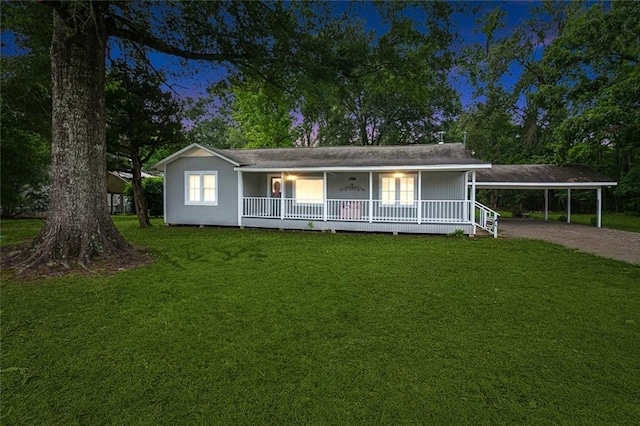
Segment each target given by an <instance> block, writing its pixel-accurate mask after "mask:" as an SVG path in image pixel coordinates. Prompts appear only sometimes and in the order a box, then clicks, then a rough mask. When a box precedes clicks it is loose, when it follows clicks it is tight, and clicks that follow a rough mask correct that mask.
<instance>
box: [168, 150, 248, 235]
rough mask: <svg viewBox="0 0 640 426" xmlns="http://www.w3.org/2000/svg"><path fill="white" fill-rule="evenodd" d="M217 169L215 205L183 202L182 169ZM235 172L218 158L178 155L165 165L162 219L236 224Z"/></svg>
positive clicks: (182, 222) (184, 222) (174, 221)
mask: <svg viewBox="0 0 640 426" xmlns="http://www.w3.org/2000/svg"><path fill="white" fill-rule="evenodd" d="M213 170H215V171H217V172H218V182H217V183H216V184H217V186H218V204H217V205H216V206H206V205H203V206H194V205H185V177H184V173H185V171H213ZM237 174H238V172H236V171H235V170H234V166H233V164H231V163H229V162H227V161H225V160H222V159H220V158H218V157H213V156H211V157H182V158H177V159H176V160H174V161H172V162H170V163H168V164H167V165H166V167H165V184H166V187H165V188H166V194H165V197H166V202H165V222H166V223H170V224H181V225H222V226H237V225H238V183H237V182H238V176H237Z"/></svg>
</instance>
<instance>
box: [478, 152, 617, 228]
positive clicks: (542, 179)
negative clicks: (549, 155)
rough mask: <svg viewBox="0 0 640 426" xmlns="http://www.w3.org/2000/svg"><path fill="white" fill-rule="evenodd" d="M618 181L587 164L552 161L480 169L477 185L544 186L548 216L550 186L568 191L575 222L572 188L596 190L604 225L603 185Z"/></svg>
mask: <svg viewBox="0 0 640 426" xmlns="http://www.w3.org/2000/svg"><path fill="white" fill-rule="evenodd" d="M617 184H618V183H617V182H615V181H613V180H611V179H610V178H608V177H607V176H605V175H603V174H602V173H600V172H597V171H595V170H593V169H592V168H590V167H587V166H553V165H548V164H520V165H508V166H503V165H492V166H491V168H490V169H481V170H478V171H476V174H475V182H473V181H472V182H469V185H471V186H475V188H476V189H519V190H544V218H545V220H548V219H549V190H550V189H554V190H555V189H561V190H566V191H567V223H571V190H572V189H593V190H595V191H596V201H597V202H596V226H597V227H598V228H600V227H601V225H602V188H603V187H611V186H615V185H617Z"/></svg>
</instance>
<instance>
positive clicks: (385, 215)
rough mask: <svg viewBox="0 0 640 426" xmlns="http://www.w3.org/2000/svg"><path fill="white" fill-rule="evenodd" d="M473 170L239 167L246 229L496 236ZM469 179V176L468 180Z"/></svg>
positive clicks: (493, 219) (492, 214) (242, 221)
mask: <svg viewBox="0 0 640 426" xmlns="http://www.w3.org/2000/svg"><path fill="white" fill-rule="evenodd" d="M474 173H475V171H460V170H445V171H423V170H402V171H394V172H388V171H376V172H374V171H370V172H362V171H353V172H348V171H340V172H338V171H332V172H328V171H324V172H296V171H287V172H280V173H266V172H240V175H241V177H240V179H239V182H240V183H239V190H240V191H239V192H240V194H241V197H240V203H239V206H238V211H239V215H240V217H239V223H240V225H241V226H245V227H261V228H264V227H266V228H277V229H317V230H327V231H337V230H347V231H374V232H394V233H435V234H448V233H453V232H459V231H462V232H463V233H465V234H467V235H475V234H476V232H477V228H482V229H484V230H486V231H487V232H489V233H491V234H493V235H494V236H496V235H497V223H498V222H497V217H498V214H497V213H496V212H494V211H492V210H491V209H488V208H487V207H485V206H484V205H482V204H480V203H477V202H476V201H475V188H473V187H470V188H467V185H466V182H467V180H468V179H470V178H472V175H473V174H474ZM471 180H473V179H471Z"/></svg>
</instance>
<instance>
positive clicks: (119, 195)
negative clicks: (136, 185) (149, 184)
mask: <svg viewBox="0 0 640 426" xmlns="http://www.w3.org/2000/svg"><path fill="white" fill-rule="evenodd" d="M132 177H133V176H132V175H131V173H127V172H120V171H112V172H109V173H107V206H108V207H109V213H110V214H118V213H122V214H124V213H132V212H133V203H132V201H131V197H129V196H127V195H124V188H125V187H126V185H127V183H128V182H129V181H130V180H131V178H132ZM148 177H153V175H151V174H149V173H145V172H142V178H143V179H144V178H148Z"/></svg>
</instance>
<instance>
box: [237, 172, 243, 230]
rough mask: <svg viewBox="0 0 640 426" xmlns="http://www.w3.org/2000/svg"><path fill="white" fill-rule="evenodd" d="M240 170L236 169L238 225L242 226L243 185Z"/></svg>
mask: <svg viewBox="0 0 640 426" xmlns="http://www.w3.org/2000/svg"><path fill="white" fill-rule="evenodd" d="M242 177H243V176H242V172H241V171H240V170H238V226H240V227H241V226H242V215H243V213H244V212H243V210H244V185H243V183H242Z"/></svg>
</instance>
